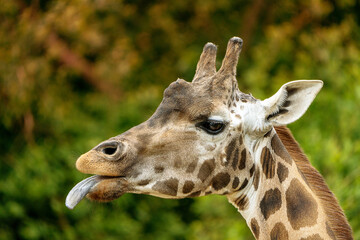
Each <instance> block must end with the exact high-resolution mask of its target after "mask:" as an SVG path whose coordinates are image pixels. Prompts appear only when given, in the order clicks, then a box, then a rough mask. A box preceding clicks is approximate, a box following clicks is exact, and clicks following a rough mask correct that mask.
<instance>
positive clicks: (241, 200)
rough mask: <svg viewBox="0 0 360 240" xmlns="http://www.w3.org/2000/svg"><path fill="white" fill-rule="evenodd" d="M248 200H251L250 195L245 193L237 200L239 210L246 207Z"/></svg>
mask: <svg viewBox="0 0 360 240" xmlns="http://www.w3.org/2000/svg"><path fill="white" fill-rule="evenodd" d="M248 202H249V199H248V197H247V196H246V195H243V194H242V195H241V196H240V197H238V198H237V199H236V200H235V204H236V206H238V208H239V210H244V209H246V207H247V205H248Z"/></svg>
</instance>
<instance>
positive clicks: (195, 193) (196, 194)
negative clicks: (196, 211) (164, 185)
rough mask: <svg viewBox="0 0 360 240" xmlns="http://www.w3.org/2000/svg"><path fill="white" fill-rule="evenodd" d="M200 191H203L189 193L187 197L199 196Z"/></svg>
mask: <svg viewBox="0 0 360 240" xmlns="http://www.w3.org/2000/svg"><path fill="white" fill-rule="evenodd" d="M200 193H201V191H197V192H193V193H191V194H189V195H188V196H187V197H198V196H200Z"/></svg>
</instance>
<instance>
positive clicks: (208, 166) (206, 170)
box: [198, 158, 215, 182]
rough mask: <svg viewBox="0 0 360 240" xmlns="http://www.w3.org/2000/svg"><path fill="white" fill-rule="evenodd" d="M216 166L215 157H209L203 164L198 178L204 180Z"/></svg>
mask: <svg viewBox="0 0 360 240" xmlns="http://www.w3.org/2000/svg"><path fill="white" fill-rule="evenodd" d="M214 168H215V159H214V158H213V159H209V160H206V161H204V163H203V164H202V165H201V167H200V169H199V173H198V178H199V179H200V180H201V181H202V182H204V181H205V180H206V179H207V178H208V177H209V176H210V174H211V173H212V172H213V171H214Z"/></svg>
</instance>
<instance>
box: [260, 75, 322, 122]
mask: <svg viewBox="0 0 360 240" xmlns="http://www.w3.org/2000/svg"><path fill="white" fill-rule="evenodd" d="M322 86H323V82H322V81H320V80H298V81H293V82H289V83H286V84H284V85H283V86H282V87H281V88H280V89H279V91H278V92H277V93H276V94H275V95H273V96H272V97H270V98H268V99H265V100H264V101H262V104H263V106H264V108H265V111H266V115H265V116H266V120H267V121H269V122H270V123H272V124H273V125H274V126H278V125H286V124H289V123H292V122H294V121H296V120H297V119H299V118H300V117H301V116H302V115H303V114H304V113H305V112H306V110H307V109H308V107H309V106H310V104H311V103H312V101H313V100H314V98H315V97H316V95H317V94H318V92H319V91H320V89H321V88H322Z"/></svg>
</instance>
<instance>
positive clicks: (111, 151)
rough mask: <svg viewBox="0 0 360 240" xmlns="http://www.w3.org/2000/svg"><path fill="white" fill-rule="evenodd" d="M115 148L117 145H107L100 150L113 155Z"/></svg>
mask: <svg viewBox="0 0 360 240" xmlns="http://www.w3.org/2000/svg"><path fill="white" fill-rule="evenodd" d="M116 150H117V147H107V148H104V149H103V150H102V152H103V153H105V154H106V155H113V154H114V153H115V152H116Z"/></svg>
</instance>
